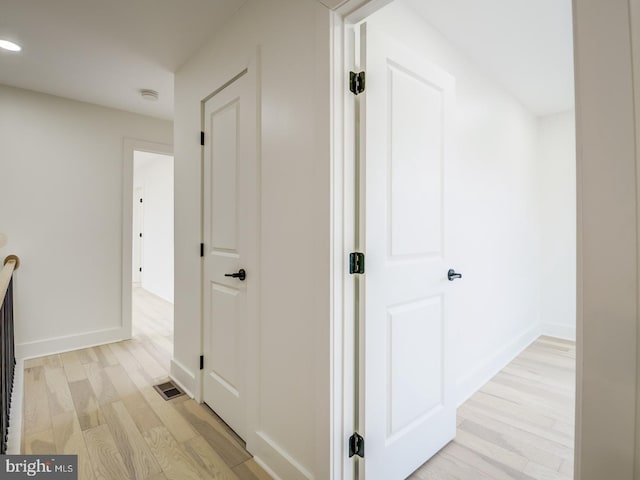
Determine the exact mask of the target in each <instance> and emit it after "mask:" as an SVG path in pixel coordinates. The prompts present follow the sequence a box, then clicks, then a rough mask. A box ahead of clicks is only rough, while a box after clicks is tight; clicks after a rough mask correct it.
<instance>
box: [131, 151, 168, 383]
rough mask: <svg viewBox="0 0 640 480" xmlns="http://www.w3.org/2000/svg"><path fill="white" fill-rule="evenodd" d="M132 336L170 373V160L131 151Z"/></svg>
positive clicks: (143, 152)
mask: <svg viewBox="0 0 640 480" xmlns="http://www.w3.org/2000/svg"><path fill="white" fill-rule="evenodd" d="M132 180H133V181H132V197H131V198H132V203H131V220H132V222H131V233H132V236H131V239H130V242H131V259H132V261H131V281H130V285H131V299H132V317H131V318H132V322H131V325H132V329H131V332H132V337H133V339H134V340H136V341H140V342H144V343H145V344H148V345H147V350H149V351H151V352H153V354H154V355H153V356H154V357H155V360H156V361H157V362H158V363H160V364H161V366H162V367H163V368H165V369H166V371H169V363H170V360H171V355H172V352H173V285H174V283H173V282H174V243H173V241H174V235H173V232H174V227H173V191H174V188H173V157H172V156H171V155H168V154H164V153H157V152H150V151H145V150H137V149H135V150H134V151H133V179H132Z"/></svg>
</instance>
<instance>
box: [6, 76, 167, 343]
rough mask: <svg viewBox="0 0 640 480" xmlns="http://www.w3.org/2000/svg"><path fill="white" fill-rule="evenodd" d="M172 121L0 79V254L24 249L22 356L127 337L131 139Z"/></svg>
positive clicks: (160, 136)
mask: <svg viewBox="0 0 640 480" xmlns="http://www.w3.org/2000/svg"><path fill="white" fill-rule="evenodd" d="M171 130H172V124H171V122H167V121H163V120H157V119H153V118H149V117H144V116H141V115H135V114H131V113H126V112H122V111H119V110H113V109H108V108H103V107H98V106H94V105H90V104H86V103H81V102H76V101H70V100H66V99H62V98H59V97H53V96H49V95H44V94H39V93H34V92H30V91H27V90H21V89H16V88H11V87H6V86H0V172H1V175H2V178H3V187H2V188H1V189H0V230H1V231H2V232H3V233H6V234H7V236H8V243H7V245H6V246H5V247H3V248H0V256H1V257H2V258H4V256H6V255H7V254H9V253H16V254H17V255H19V256H20V258H21V260H22V264H21V267H20V270H18V272H17V273H16V284H15V291H14V294H15V319H16V344H17V353H18V354H19V355H28V356H37V355H41V354H46V353H51V352H54V351H59V350H65V349H73V348H79V347H83V346H86V345H89V344H95V343H100V342H107V341H114V340H117V339H120V338H122V337H123V335H124V332H123V329H122V313H121V295H122V293H121V289H122V280H121V278H122V183H123V139H124V137H133V138H140V139H145V140H150V141H156V142H161V143H171V140H172V132H171Z"/></svg>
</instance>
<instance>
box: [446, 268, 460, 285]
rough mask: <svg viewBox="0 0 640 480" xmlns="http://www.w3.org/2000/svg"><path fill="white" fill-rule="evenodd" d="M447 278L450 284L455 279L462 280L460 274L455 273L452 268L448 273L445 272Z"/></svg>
mask: <svg viewBox="0 0 640 480" xmlns="http://www.w3.org/2000/svg"><path fill="white" fill-rule="evenodd" d="M447 278H448V279H449V281H450V282H453V281H454V280H455V279H456V278H462V274H461V273H456V271H455V270H454V269H453V268H450V269H449V271H448V272H447Z"/></svg>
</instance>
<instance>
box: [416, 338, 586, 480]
mask: <svg viewBox="0 0 640 480" xmlns="http://www.w3.org/2000/svg"><path fill="white" fill-rule="evenodd" d="M575 359H576V348H575V343H574V342H570V341H566V340H559V339H556V338H550V337H540V338H539V339H538V340H537V341H536V342H534V343H533V344H532V345H531V346H530V347H529V348H527V349H526V350H525V351H524V352H522V353H521V354H520V355H519V356H518V357H517V358H516V359H515V360H513V361H512V362H511V363H510V364H509V365H507V366H506V367H505V368H504V369H503V370H502V371H501V372H500V373H499V374H498V375H496V376H495V377H494V378H493V379H491V381H490V382H489V383H487V384H486V385H485V386H484V387H483V388H482V389H480V391H478V392H477V393H476V394H475V395H474V396H473V397H471V398H470V399H469V400H467V401H466V402H465V403H464V404H463V405H462V406H461V407H460V408H459V409H458V415H457V423H458V430H457V433H456V438H455V440H454V441H453V442H451V443H450V444H449V445H447V446H446V447H445V448H443V449H442V450H441V451H440V452H439V453H438V454H437V455H436V456H434V457H433V458H432V459H431V460H429V461H428V462H427V463H425V464H424V465H423V466H422V467H420V468H419V469H418V470H417V471H416V472H415V473H414V474H413V475H411V476H410V477H409V478H410V479H412V480H571V479H573V458H574V453H573V449H574V431H573V427H574V404H575Z"/></svg>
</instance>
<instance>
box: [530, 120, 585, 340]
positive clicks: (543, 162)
mask: <svg viewBox="0 0 640 480" xmlns="http://www.w3.org/2000/svg"><path fill="white" fill-rule="evenodd" d="M575 128H576V127H575V112H574V111H573V110H572V111H569V112H563V113H559V114H556V115H549V116H545V117H542V118H539V119H538V129H539V135H540V136H539V150H538V174H539V179H540V221H541V225H540V226H541V229H540V235H541V249H542V250H541V251H542V257H541V264H540V265H541V269H542V272H541V273H542V275H541V278H540V279H541V284H540V285H541V287H540V301H541V311H540V317H541V321H542V333H543V334H545V335H551V336H554V337H561V338H567V339H571V340H575V338H576V255H575V252H576V141H575Z"/></svg>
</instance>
